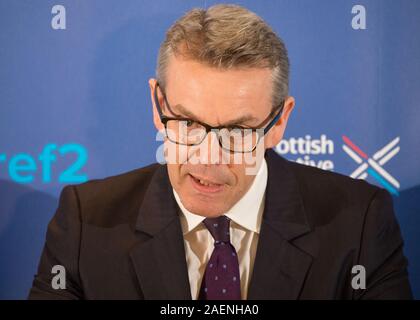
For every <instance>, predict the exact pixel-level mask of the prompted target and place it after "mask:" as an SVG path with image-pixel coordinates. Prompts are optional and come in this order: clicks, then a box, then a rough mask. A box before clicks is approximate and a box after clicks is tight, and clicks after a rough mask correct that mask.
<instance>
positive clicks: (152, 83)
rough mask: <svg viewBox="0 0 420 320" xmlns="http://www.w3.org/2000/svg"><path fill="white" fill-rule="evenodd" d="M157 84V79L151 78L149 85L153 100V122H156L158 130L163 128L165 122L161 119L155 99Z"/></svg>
mask: <svg viewBox="0 0 420 320" xmlns="http://www.w3.org/2000/svg"><path fill="white" fill-rule="evenodd" d="M156 85H157V80H156V79H153V78H151V79H149V87H150V99H151V100H152V105H153V123H154V124H155V128H156V130H157V131H160V130H163V124H162V122H161V121H160V117H159V113H158V111H157V108H156V105H155V99H154V92H155V88H156Z"/></svg>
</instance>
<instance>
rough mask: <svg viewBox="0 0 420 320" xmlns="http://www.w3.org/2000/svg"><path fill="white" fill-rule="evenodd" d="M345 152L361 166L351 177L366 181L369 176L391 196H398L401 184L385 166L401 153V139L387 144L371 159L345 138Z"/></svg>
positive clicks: (398, 138)
mask: <svg viewBox="0 0 420 320" xmlns="http://www.w3.org/2000/svg"><path fill="white" fill-rule="evenodd" d="M343 141H344V144H343V150H344V151H345V152H346V153H347V154H348V155H349V156H350V157H351V158H352V159H353V160H354V161H355V162H356V163H357V164H359V166H358V167H357V169H356V170H354V171H353V172H352V173H351V175H350V177H352V178H358V179H366V178H367V176H368V175H370V176H371V177H372V178H374V179H375V180H377V181H378V182H379V184H381V185H382V186H383V187H384V188H385V189H387V190H388V191H389V192H390V193H391V194H393V195H396V196H398V189H399V188H400V183H399V182H398V181H397V179H395V178H394V177H393V176H392V175H391V174H390V173H389V172H387V171H386V170H385V169H384V168H383V165H384V164H385V163H387V162H388V161H389V160H391V159H392V158H393V157H394V156H395V155H396V154H397V153H398V152H399V151H400V147H399V146H398V143H399V142H400V137H396V138H395V139H394V140H392V141H391V142H389V143H388V144H386V145H385V146H384V147H382V148H381V149H379V150H378V151H377V152H375V154H374V155H373V156H372V157H369V156H368V155H367V154H366V153H365V152H363V151H362V150H361V149H360V148H359V147H358V146H356V144H354V143H353V142H352V141H351V140H350V139H349V138H348V137H346V136H343Z"/></svg>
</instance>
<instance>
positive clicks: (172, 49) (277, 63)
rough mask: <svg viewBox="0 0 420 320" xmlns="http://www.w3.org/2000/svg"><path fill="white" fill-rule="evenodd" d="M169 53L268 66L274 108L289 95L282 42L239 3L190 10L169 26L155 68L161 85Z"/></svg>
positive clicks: (222, 64)
mask: <svg viewBox="0 0 420 320" xmlns="http://www.w3.org/2000/svg"><path fill="white" fill-rule="evenodd" d="M172 54H173V55H175V56H178V55H181V56H182V57H184V58H187V59H192V60H195V61H198V62H200V63H203V64H206V65H209V66H212V67H216V68H226V69H229V68H240V67H249V68H252V67H256V68H269V69H270V70H271V71H272V78H273V95H272V103H273V108H275V107H277V106H278V105H279V104H280V103H281V101H282V100H283V99H285V98H286V97H287V95H288V90H289V58H288V56H287V49H286V47H285V45H284V43H283V41H282V40H281V39H280V38H279V37H278V36H277V35H276V34H275V32H274V31H273V30H272V29H271V27H270V26H269V25H268V24H267V23H266V22H265V21H264V20H263V19H262V18H260V17H259V16H258V15H256V14H255V13H253V12H251V11H249V10H247V9H245V8H243V7H241V6H238V5H228V4H219V5H215V6H212V7H210V8H208V9H206V10H205V9H192V10H190V11H188V12H187V13H186V14H185V15H184V16H183V17H181V18H180V19H178V20H177V21H176V22H175V23H174V24H173V25H172V26H171V27H170V28H169V30H168V31H167V33H166V38H165V40H164V41H163V43H162V44H161V46H160V49H159V56H158V63H157V70H156V76H157V80H158V81H159V83H160V85H161V86H163V87H164V86H165V82H166V79H165V74H166V69H167V66H168V61H169V58H170V56H171V55H172Z"/></svg>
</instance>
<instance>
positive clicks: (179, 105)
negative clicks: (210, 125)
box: [171, 104, 258, 127]
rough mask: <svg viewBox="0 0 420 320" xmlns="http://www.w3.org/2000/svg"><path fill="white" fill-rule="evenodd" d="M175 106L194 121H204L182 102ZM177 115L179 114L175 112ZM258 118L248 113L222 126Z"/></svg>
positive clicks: (239, 123)
mask: <svg viewBox="0 0 420 320" xmlns="http://www.w3.org/2000/svg"><path fill="white" fill-rule="evenodd" d="M173 108H176V109H177V110H178V111H179V112H180V113H181V114H182V115H184V116H186V117H188V118H191V119H192V120H194V121H198V122H202V121H200V120H199V119H198V117H197V116H196V115H194V114H193V113H192V112H191V111H189V110H187V109H186V108H185V107H184V106H183V105H181V104H177V105H175V107H173ZM171 111H172V113H174V111H173V110H171ZM174 114H175V113H174ZM175 115H177V114H175ZM178 115H179V114H178ZM182 115H180V116H182ZM256 120H258V118H256V117H255V116H253V115H251V114H246V115H243V116H240V117H239V118H236V119H233V120H230V121H228V122H226V123H224V124H222V125H221V126H223V127H230V126H235V125H241V124H244V123H245V122H252V121H256Z"/></svg>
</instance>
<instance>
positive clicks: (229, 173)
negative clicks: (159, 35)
mask: <svg viewBox="0 0 420 320" xmlns="http://www.w3.org/2000/svg"><path fill="white" fill-rule="evenodd" d="M149 84H150V89H151V94H152V95H153V92H154V89H155V86H156V81H155V80H154V79H151V80H150V81H149ZM272 86H273V84H272V78H271V70H269V69H263V68H244V69H231V70H227V69H224V70H221V69H216V68H211V67H209V66H206V65H203V64H200V63H199V62H196V61H192V60H186V59H182V58H178V57H174V56H172V57H171V60H170V62H169V64H168V68H167V73H166V87H165V88H164V90H165V94H166V97H167V100H168V103H169V104H170V106H171V110H172V111H173V112H174V113H176V114H177V115H178V116H182V117H185V118H190V119H193V120H198V121H200V122H203V123H206V124H209V125H211V126H215V127H216V126H224V125H238V126H242V127H256V126H258V125H259V124H261V123H262V122H263V121H264V120H266V118H267V117H268V116H269V115H270V112H271V111H272V108H273V106H272V103H271V98H272ZM158 92H159V95H158V99H159V101H160V105H161V106H162V111H163V114H165V115H166V116H174V115H173V114H171V112H170V111H169V110H168V109H167V108H166V105H165V103H164V100H163V97H162V95H161V94H160V91H158ZM293 105H294V99H293V98H292V97H289V98H288V99H287V100H286V103H285V106H284V110H283V114H282V117H281V119H280V121H279V122H278V123H277V124H276V125H275V126H274V127H273V128H272V129H271V130H270V131H269V133H268V134H267V135H266V136H265V137H264V141H263V142H262V143H264V145H263V148H272V147H274V146H275V145H276V144H277V143H278V142H279V141H280V139H281V137H282V135H283V132H284V129H285V126H286V123H287V118H288V116H289V114H290V112H291V110H292V109H293ZM270 120H271V119H270ZM154 122H155V126H156V128H157V129H158V130H162V129H163V125H162V123H161V122H160V118H159V115H158V113H157V111H156V106H155V107H154ZM205 139H208V140H207V141H205V142H208V145H209V147H208V148H205V149H203V148H201V149H200V157H199V159H200V161H199V162H198V163H197V162H196V161H195V162H193V163H191V162H192V161H191V159H190V157H191V155H192V153H191V152H190V151H191V149H192V148H188V150H189V151H187V152H183V154H182V155H180V156H179V161H178V163H176V164H173V163H172V164H168V174H169V178H170V181H171V184H172V187H173V188H174V189H175V191H176V192H177V193H178V195H179V196H180V198H181V201H182V204H183V205H184V207H185V208H186V209H187V210H189V211H190V212H193V213H195V214H198V215H202V216H205V217H216V216H219V215H221V214H224V213H226V212H227V211H228V210H229V209H230V208H231V207H232V206H233V205H234V204H235V203H236V202H238V200H240V198H241V197H242V196H243V195H244V194H245V193H246V191H247V190H248V189H249V187H250V186H251V184H252V182H253V180H254V178H255V175H249V174H247V173H246V170H245V168H246V164H245V163H244V161H241V163H236V162H235V163H221V162H219V163H218V162H216V163H215V162H214V161H210V157H211V153H217V154H219V155H220V156H221V157H226V151H223V150H222V149H221V148H220V147H219V145H218V144H217V138H215V134H214V133H210V134H208V135H207V136H206V138H205ZM165 143H167V144H168V147H170V148H171V147H176V145H175V144H174V143H172V142H169V141H166V142H165ZM228 153H229V152H228ZM222 154H223V155H222ZM259 156H261V157H262V156H263V154H260V155H259ZM228 157H229V155H228ZM213 159H214V158H213Z"/></svg>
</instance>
